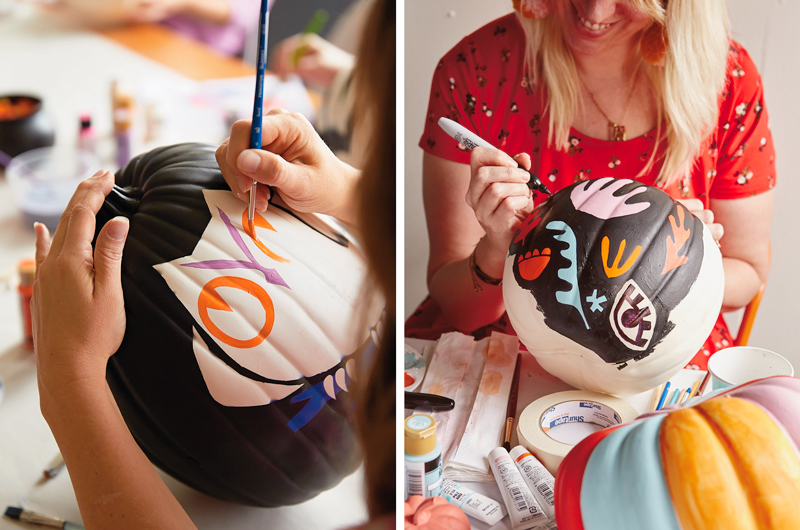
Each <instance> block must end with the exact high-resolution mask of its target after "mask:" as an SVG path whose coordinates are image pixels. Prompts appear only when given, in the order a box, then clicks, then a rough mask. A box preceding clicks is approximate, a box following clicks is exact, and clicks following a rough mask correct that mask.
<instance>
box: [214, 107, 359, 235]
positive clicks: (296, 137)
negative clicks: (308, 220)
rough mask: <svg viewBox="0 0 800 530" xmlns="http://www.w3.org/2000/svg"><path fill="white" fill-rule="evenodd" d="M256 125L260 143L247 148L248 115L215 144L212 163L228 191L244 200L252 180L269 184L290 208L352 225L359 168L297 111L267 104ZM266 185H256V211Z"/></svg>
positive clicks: (263, 207)
mask: <svg viewBox="0 0 800 530" xmlns="http://www.w3.org/2000/svg"><path fill="white" fill-rule="evenodd" d="M261 129H262V131H261V149H249V147H250V121H249V120H241V121H237V122H236V123H234V124H233V127H232V128H231V136H230V138H228V139H227V140H225V142H223V144H222V145H221V146H220V147H219V149H217V153H216V156H217V163H219V167H220V170H222V175H223V176H224V177H225V181H226V182H227V183H228V185H229V186H230V187H231V190H232V191H233V193H234V194H235V195H236V196H237V197H239V198H240V199H241V200H243V201H245V202H247V201H248V198H249V197H248V194H247V192H248V191H250V188H251V186H252V183H253V180H256V181H258V182H259V183H261V184H266V186H273V187H275V188H276V189H277V190H278V191H279V192H280V195H281V198H282V199H283V201H284V202H285V203H286V204H288V205H289V206H290V207H292V208H294V209H295V210H298V211H301V212H315V213H323V214H328V215H332V216H334V217H336V218H337V219H339V220H341V221H344V222H345V223H349V224H351V225H354V224H355V221H356V218H357V196H356V186H357V183H358V180H359V178H360V172H359V171H358V170H356V169H355V168H353V167H352V166H349V165H348V164H345V163H344V162H342V161H341V160H339V159H338V158H336V155H334V154H333V152H332V151H331V150H330V149H329V148H328V146H327V145H325V142H323V141H322V139H321V138H320V137H319V135H318V134H317V132H316V131H315V130H314V128H313V127H312V126H311V124H310V123H309V122H308V120H306V119H305V117H303V116H302V115H300V114H295V113H288V112H286V111H285V110H279V109H273V110H271V111H270V112H269V113H268V114H267V115H266V116H264V119H263V122H262V127H261ZM266 186H257V187H256V193H257V198H256V208H257V209H258V210H260V211H265V210H266V209H267V201H268V200H269V196H270V190H269V189H268V188H267V187H266Z"/></svg>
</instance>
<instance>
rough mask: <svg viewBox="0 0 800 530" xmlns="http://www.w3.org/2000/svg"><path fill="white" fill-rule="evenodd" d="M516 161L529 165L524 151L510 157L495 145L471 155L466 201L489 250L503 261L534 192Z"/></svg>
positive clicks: (524, 217)
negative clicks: (481, 229)
mask: <svg viewBox="0 0 800 530" xmlns="http://www.w3.org/2000/svg"><path fill="white" fill-rule="evenodd" d="M517 162H519V163H520V164H522V165H523V166H524V167H526V168H530V167H531V159H530V157H529V156H528V155H527V154H524V153H523V154H519V155H517V156H516V157H514V158H513V159H512V158H511V157H510V156H508V155H507V154H505V153H503V152H502V151H499V150H497V149H488V148H484V147H477V148H475V149H473V150H472V154H471V156H470V172H471V177H470V183H469V190H468V191H467V204H469V205H470V207H472V209H473V210H475V217H476V218H477V219H478V223H480V225H481V227H482V228H483V230H484V232H486V237H485V238H484V240H485V241H486V242H487V244H488V245H489V247H490V249H491V251H492V254H497V255H498V256H500V257H501V260H502V261H505V256H506V254H507V253H508V247H509V245H510V244H511V240H512V238H513V237H514V232H515V231H516V230H517V228H518V227H519V224H520V223H521V222H522V221H524V220H525V219H526V218H527V217H528V215H529V214H530V213H531V212H532V211H533V195H532V193H531V190H530V189H529V188H528V185H527V182H528V180H530V175H529V174H528V172H527V171H524V170H522V169H519V168H518V167H517ZM476 259H477V256H476ZM478 261H480V260H478ZM482 268H483V267H482ZM501 270H502V269H501Z"/></svg>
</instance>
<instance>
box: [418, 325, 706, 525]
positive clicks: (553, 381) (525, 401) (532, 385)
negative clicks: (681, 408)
mask: <svg viewBox="0 0 800 530" xmlns="http://www.w3.org/2000/svg"><path fill="white" fill-rule="evenodd" d="M405 343H406V344H408V345H409V346H411V347H412V348H414V349H416V350H417V351H418V352H420V353H421V354H422V356H423V357H424V358H425V366H429V365H430V361H431V355H432V354H433V352H434V350H435V349H436V342H435V341H428V340H420V339H409V338H407V339H405ZM705 373H706V372H698V371H697V370H681V371H680V372H679V373H678V374H676V375H675V376H673V377H672V378H671V379H670V381H671V382H672V384H673V385H677V386H678V387H680V388H686V387H687V386H691V385H692V384H693V383H694V382H695V381H696V380H697V379H698V378H701V379H702V376H703V375H705ZM423 384H424V379H423V381H422V383H420V387H418V388H417V391H419V388H421V387H422V385H423ZM566 390H575V388H574V387H572V386H570V385H568V384H566V383H565V382H563V381H562V380H561V379H558V378H557V377H555V376H553V375H550V374H549V373H548V372H546V371H545V370H544V369H543V368H542V367H541V366H539V363H538V362H536V359H535V358H534V357H533V355H530V354H523V356H522V362H521V364H520V378H519V394H518V397H517V412H516V416H515V418H519V415H520V414H521V413H522V411H523V410H525V407H527V406H528V405H530V404H531V403H532V402H534V401H536V400H537V399H539V398H540V397H543V396H546V395H549V394H554V393H556V392H563V391H566ZM710 390H711V389H710V385H709V387H708V388H706V392H709V391H710ZM654 391H655V389H654V390H649V391H647V392H642V393H641V394H636V395H634V396H629V397H626V398H623V399H624V400H625V401H627V402H628V403H629V404H630V405H631V406H633V408H634V409H636V411H637V412H639V413H640V414H642V413H644V412H647V411H649V410H650V405H651V403H652V399H653V394H654ZM412 412H413V411H409V410H406V411H405V414H406V417H407V416H408V415H410V414H411V413H412ZM582 434H583V435H587V434H588V432H583V433H582ZM517 445H519V442H518V440H517V429H516V423H515V424H514V432H513V434H512V435H511V447H515V446H517ZM463 484H464V486H466V487H468V488H470V489H472V490H474V491H477V492H478V493H481V494H483V495H486V496H487V497H490V498H492V499H494V500H496V501H498V502H500V503H501V504H502V503H503V497H502V495H501V494H500V489H499V488H498V487H497V484H496V483H495V482H464V483H463ZM469 522H470V525H471V526H472V528H473V529H474V530H488V529H490V528H491V529H492V530H511V521H510V519H509V518H508V517H504V518H503V519H502V520H501V521H500V522H498V523H497V524H495V525H493V526H489V525H487V524H485V523H481V522H480V521H478V520H476V519H473V518H472V517H470V518H469Z"/></svg>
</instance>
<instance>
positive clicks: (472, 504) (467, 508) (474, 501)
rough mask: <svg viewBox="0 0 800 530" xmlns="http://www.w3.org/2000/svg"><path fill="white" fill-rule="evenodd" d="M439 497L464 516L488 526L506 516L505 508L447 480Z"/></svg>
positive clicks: (443, 482)
mask: <svg viewBox="0 0 800 530" xmlns="http://www.w3.org/2000/svg"><path fill="white" fill-rule="evenodd" d="M439 495H440V496H441V497H444V499H445V500H446V501H447V502H449V503H450V504H452V505H453V506H457V507H459V508H461V511H463V512H464V513H465V514H467V515H469V516H470V517H474V518H475V519H477V520H478V521H480V522H482V523H486V524H488V525H489V526H492V525H494V524H497V523H498V522H499V521H500V520H501V519H503V517H505V516H506V515H507V514H508V512H507V511H506V507H505V506H503V505H502V504H500V503H499V502H497V501H496V500H494V499H490V498H489V497H487V496H485V495H481V494H480V493H478V492H477V491H472V490H471V489H469V488H467V487H464V486H462V485H461V484H456V483H455V482H453V481H452V480H449V479H444V481H442V492H441V493H440V494H439Z"/></svg>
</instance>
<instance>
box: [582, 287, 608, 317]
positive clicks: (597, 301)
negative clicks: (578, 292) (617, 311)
mask: <svg viewBox="0 0 800 530" xmlns="http://www.w3.org/2000/svg"><path fill="white" fill-rule="evenodd" d="M607 300H608V299H607V298H606V297H605V295H603V296H601V297H599V298H598V296H597V289H595V290H594V292H593V293H592V295H591V296H587V297H586V301H587V302H589V303H590V304H592V306H591V307H590V308H589V309H590V310H591V311H592V312H594V313H596V312H598V311H602V310H603V305H602V304H604V303H605V302H606V301H607Z"/></svg>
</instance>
